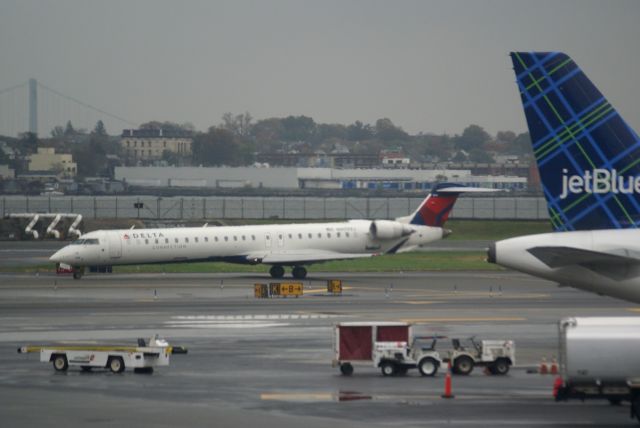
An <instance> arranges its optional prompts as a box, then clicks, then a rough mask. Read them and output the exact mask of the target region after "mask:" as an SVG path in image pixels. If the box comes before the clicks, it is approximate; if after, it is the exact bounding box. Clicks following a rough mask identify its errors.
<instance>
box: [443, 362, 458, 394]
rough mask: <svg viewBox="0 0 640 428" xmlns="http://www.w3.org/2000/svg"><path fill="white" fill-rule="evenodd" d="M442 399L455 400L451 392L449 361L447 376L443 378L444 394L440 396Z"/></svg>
mask: <svg viewBox="0 0 640 428" xmlns="http://www.w3.org/2000/svg"><path fill="white" fill-rule="evenodd" d="M441 397H442V398H455V397H456V396H455V395H453V393H452V392H451V361H449V366H448V367H447V374H446V375H445V377H444V394H442V396H441Z"/></svg>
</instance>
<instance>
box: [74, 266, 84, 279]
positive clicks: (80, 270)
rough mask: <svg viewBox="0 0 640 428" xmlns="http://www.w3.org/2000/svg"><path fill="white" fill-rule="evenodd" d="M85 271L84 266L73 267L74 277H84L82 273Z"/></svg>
mask: <svg viewBox="0 0 640 428" xmlns="http://www.w3.org/2000/svg"><path fill="white" fill-rule="evenodd" d="M83 273H84V268H82V267H75V266H74V267H73V279H80V278H82V274H83Z"/></svg>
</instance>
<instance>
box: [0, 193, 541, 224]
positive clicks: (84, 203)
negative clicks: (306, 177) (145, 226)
mask: <svg viewBox="0 0 640 428" xmlns="http://www.w3.org/2000/svg"><path fill="white" fill-rule="evenodd" d="M423 199H424V198H422V197H388V198H375V197H349V198H331V197H272V196H268V197H228V196H225V197H223V196H209V197H157V196H117V197H116V196H3V197H0V212H2V214H3V217H6V216H8V215H9V214H17V213H73V214H82V216H83V217H85V218H94V219H103V218H104V219H107V218H108V219H112V218H139V219H155V220H202V219H247V220H268V219H289V220H325V219H355V218H370V219H374V218H377V219H393V218H396V217H401V216H405V215H408V214H411V213H412V212H413V211H415V210H416V209H417V208H418V206H419V205H420V203H421V202H422V200H423ZM450 218H457V219H478V220H480V219H482V220H490V219H518V220H546V219H548V218H549V215H548V213H547V205H546V202H545V200H544V198H540V197H518V198H515V197H498V198H496V197H464V196H463V197H460V198H459V199H458V201H457V203H456V205H455V207H454V209H453V212H452V213H451V216H450Z"/></svg>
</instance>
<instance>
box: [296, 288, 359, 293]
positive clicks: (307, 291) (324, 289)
mask: <svg viewBox="0 0 640 428" xmlns="http://www.w3.org/2000/svg"><path fill="white" fill-rule="evenodd" d="M352 288H353V287H342V291H346V290H351V289H352ZM304 292H305V293H329V292H328V291H327V289H326V287H325V288H310V289H308V290H307V289H306V288H305V289H304ZM329 294H332V293H329Z"/></svg>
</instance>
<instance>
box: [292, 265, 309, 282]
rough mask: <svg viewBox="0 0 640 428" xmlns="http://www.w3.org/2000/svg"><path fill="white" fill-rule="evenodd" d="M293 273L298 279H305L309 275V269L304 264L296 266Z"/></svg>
mask: <svg viewBox="0 0 640 428" xmlns="http://www.w3.org/2000/svg"><path fill="white" fill-rule="evenodd" d="M291 275H293V277H294V278H296V279H305V278H306V277H307V269H305V268H304V267H303V266H294V268H293V270H292V271H291Z"/></svg>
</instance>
